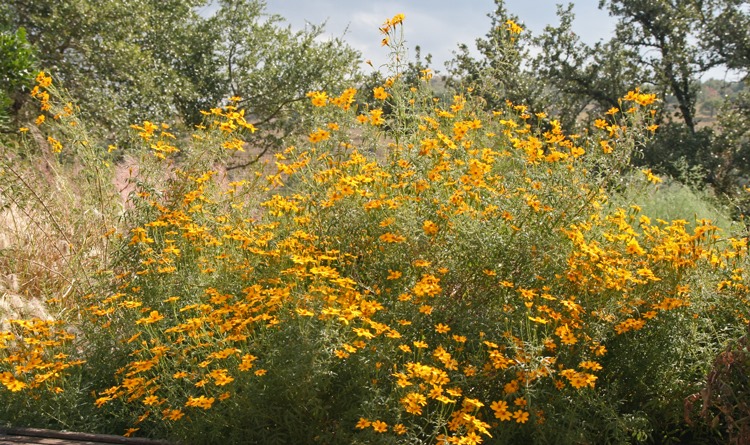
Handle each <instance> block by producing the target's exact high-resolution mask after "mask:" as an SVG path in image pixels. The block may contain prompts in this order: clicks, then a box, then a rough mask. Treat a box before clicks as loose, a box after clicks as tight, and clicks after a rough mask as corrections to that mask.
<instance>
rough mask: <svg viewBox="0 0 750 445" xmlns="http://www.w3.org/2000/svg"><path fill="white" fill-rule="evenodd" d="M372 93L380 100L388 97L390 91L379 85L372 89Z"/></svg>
mask: <svg viewBox="0 0 750 445" xmlns="http://www.w3.org/2000/svg"><path fill="white" fill-rule="evenodd" d="M372 95H373V97H375V99H378V100H385V99H387V98H388V93H387V92H386V91H385V88H383V87H377V88H374V89H373V90H372Z"/></svg>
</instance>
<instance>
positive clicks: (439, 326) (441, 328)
mask: <svg viewBox="0 0 750 445" xmlns="http://www.w3.org/2000/svg"><path fill="white" fill-rule="evenodd" d="M450 330H451V328H450V326H448V325H445V324H443V323H438V324H437V325H436V326H435V331H437V333H438V334H447V333H448V332H450Z"/></svg>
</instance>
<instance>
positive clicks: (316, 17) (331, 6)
mask: <svg viewBox="0 0 750 445" xmlns="http://www.w3.org/2000/svg"><path fill="white" fill-rule="evenodd" d="M561 2H562V1H560V2H556V1H555V0H506V2H505V6H506V8H507V10H508V11H509V12H510V13H511V14H514V15H516V16H518V18H519V19H520V24H521V25H522V26H524V27H525V28H527V29H528V30H530V32H532V33H533V34H534V35H537V34H539V33H541V32H542V30H543V29H544V27H545V26H546V25H548V24H553V25H556V24H557V16H556V10H557V8H556V3H561ZM565 3H566V4H567V1H566V2H565ZM573 3H574V4H575V6H574V9H573V11H574V13H575V16H576V20H575V22H574V31H575V32H576V33H577V34H578V35H579V36H580V38H581V40H582V41H583V42H585V43H588V44H593V43H595V42H597V41H598V40H600V39H608V38H609V37H610V36H611V35H612V31H613V30H614V25H615V20H614V19H613V18H611V17H609V15H608V13H607V12H606V11H601V10H599V8H598V4H599V0H576V1H573ZM494 10H495V2H494V1H493V0H463V1H457V0H409V1H396V0H379V1H363V0H360V1H356V0H267V8H266V11H267V12H269V13H275V14H279V15H281V16H282V17H284V18H285V19H286V22H287V23H288V24H290V25H291V26H292V28H293V29H302V28H304V26H305V25H306V24H316V25H317V24H321V23H325V35H326V36H332V37H343V38H344V39H345V40H346V41H347V42H348V43H349V44H350V45H351V46H352V47H354V48H355V49H357V50H359V51H360V52H361V53H362V58H363V59H364V60H367V59H369V60H371V61H372V62H373V65H374V66H375V67H377V66H379V65H382V64H383V63H385V62H386V60H387V50H386V49H385V48H382V47H381V46H380V40H381V38H382V36H381V35H380V32H379V31H378V27H379V26H380V25H381V24H382V23H383V22H384V21H385V20H386V19H387V18H390V17H392V16H393V15H395V14H397V13H403V14H405V15H406V19H405V20H404V25H405V28H404V35H405V39H406V45H407V47H408V48H409V51H410V54H409V57H413V56H414V53H413V50H414V47H415V45H419V46H420V47H421V49H422V55H423V56H424V55H426V54H428V53H430V54H432V57H433V66H432V68H433V69H434V70H438V71H443V72H444V71H445V68H444V62H445V61H447V60H450V59H451V58H452V56H453V52H454V51H456V49H457V47H458V44H459V43H466V44H467V45H468V46H469V48H471V49H475V45H474V42H475V40H476V39H477V38H479V37H484V35H485V34H486V33H487V31H488V30H489V28H490V19H489V18H488V17H487V14H488V13H491V12H493V11H494Z"/></svg>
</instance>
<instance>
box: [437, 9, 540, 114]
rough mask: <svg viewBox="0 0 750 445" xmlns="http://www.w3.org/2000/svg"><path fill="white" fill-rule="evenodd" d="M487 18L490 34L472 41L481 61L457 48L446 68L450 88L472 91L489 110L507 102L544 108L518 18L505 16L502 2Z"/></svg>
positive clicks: (527, 41)
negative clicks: (485, 103) (530, 70)
mask: <svg viewBox="0 0 750 445" xmlns="http://www.w3.org/2000/svg"><path fill="white" fill-rule="evenodd" d="M488 17H489V18H490V20H491V26H490V30H489V31H488V32H487V34H486V36H485V38H479V39H477V40H476V47H477V49H478V50H479V53H480V54H481V58H480V59H479V60H477V59H475V58H474V57H473V56H472V55H471V54H470V53H469V47H468V46H467V45H466V44H460V45H459V51H458V53H454V58H453V60H451V61H450V62H449V63H448V64H447V68H448V72H449V73H450V74H451V76H452V82H451V85H452V86H454V87H455V86H459V85H463V86H467V87H471V88H474V90H475V92H474V94H477V95H479V96H481V97H483V98H484V99H485V100H486V101H487V103H488V104H489V106H490V107H493V108H495V107H499V106H500V105H501V104H504V103H505V101H506V100H510V101H511V102H513V103H515V104H519V105H526V106H527V107H529V109H530V110H538V111H541V110H542V109H544V108H545V105H546V101H545V97H546V95H545V86H544V85H543V84H542V83H540V82H539V81H538V78H537V77H536V76H535V75H534V74H533V73H531V72H529V68H528V65H527V61H528V60H529V48H530V45H531V37H530V34H529V33H528V31H525V30H524V29H523V28H522V27H520V26H519V25H518V23H520V20H519V19H518V17H517V16H515V15H512V14H510V13H509V12H508V10H507V8H506V7H505V1H504V0H495V12H494V13H492V14H488Z"/></svg>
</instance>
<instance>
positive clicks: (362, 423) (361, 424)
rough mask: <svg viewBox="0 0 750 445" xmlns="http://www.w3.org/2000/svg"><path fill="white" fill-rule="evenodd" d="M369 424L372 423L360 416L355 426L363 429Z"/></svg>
mask: <svg viewBox="0 0 750 445" xmlns="http://www.w3.org/2000/svg"><path fill="white" fill-rule="evenodd" d="M370 425H372V423H371V422H370V421H369V420H367V419H365V418H364V417H360V418H359V422H357V424H356V425H355V428H357V429H360V430H363V429H365V428H368V427H369V426H370Z"/></svg>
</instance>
